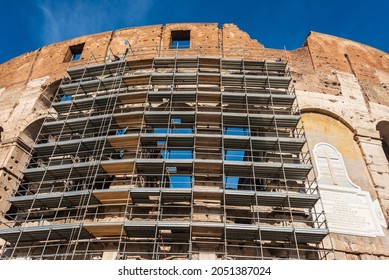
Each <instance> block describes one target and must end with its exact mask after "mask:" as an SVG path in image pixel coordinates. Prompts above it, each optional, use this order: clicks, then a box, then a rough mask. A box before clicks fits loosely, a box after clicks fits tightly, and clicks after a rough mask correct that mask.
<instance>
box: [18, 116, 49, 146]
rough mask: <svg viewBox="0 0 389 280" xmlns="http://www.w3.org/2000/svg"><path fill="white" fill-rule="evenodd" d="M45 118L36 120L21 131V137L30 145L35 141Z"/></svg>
mask: <svg viewBox="0 0 389 280" xmlns="http://www.w3.org/2000/svg"><path fill="white" fill-rule="evenodd" d="M43 121H44V118H39V119H37V120H34V121H33V122H31V123H30V124H29V125H27V126H26V128H25V129H23V131H22V132H21V133H20V135H19V137H20V138H21V139H22V140H23V141H24V142H25V143H26V144H27V145H29V146H32V144H33V143H34V142H35V140H36V138H37V136H38V133H39V131H40V130H41V127H42V124H43Z"/></svg>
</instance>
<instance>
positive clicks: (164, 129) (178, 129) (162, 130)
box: [154, 128, 192, 134]
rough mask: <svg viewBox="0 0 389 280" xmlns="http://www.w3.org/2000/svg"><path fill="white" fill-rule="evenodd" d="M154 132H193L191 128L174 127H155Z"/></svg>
mask: <svg viewBox="0 0 389 280" xmlns="http://www.w3.org/2000/svg"><path fill="white" fill-rule="evenodd" d="M154 133H156V134H167V133H172V134H192V129H191V128H173V129H167V128H154Z"/></svg>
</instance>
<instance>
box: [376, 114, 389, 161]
mask: <svg viewBox="0 0 389 280" xmlns="http://www.w3.org/2000/svg"><path fill="white" fill-rule="evenodd" d="M376 129H377V130H378V131H379V133H380V137H381V141H382V150H383V151H384V153H385V156H386V159H387V160H388V162H389V145H388V144H389V122H388V121H380V122H379V123H377V126H376Z"/></svg>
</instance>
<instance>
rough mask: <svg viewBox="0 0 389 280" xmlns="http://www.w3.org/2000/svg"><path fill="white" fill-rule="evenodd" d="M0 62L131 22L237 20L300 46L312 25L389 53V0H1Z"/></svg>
mask: <svg viewBox="0 0 389 280" xmlns="http://www.w3.org/2000/svg"><path fill="white" fill-rule="evenodd" d="M0 3H1V6H0V7H1V8H0V18H1V22H2V23H1V25H0V38H1V52H0V63H3V62H4V61H7V60H9V59H11V58H13V57H15V56H18V55H20V54H22V53H25V52H28V51H32V50H36V49H38V48H40V47H41V46H44V45H47V44H51V43H55V42H59V41H63V40H66V39H70V38H73V37H77V36H80V35H85V34H91V33H98V32H103V31H109V30H114V29H119V28H123V27H130V26H140V25H151V24H166V23H175V22H216V23H219V24H223V23H234V24H236V25H238V27H239V28H240V29H242V30H244V31H246V32H248V33H249V34H250V36H251V37H252V38H255V39H257V40H258V41H260V42H261V43H262V44H264V45H265V47H268V48H279V49H282V48H284V46H285V47H286V48H287V49H289V50H290V49H296V48H298V47H300V46H301V45H302V44H303V42H304V39H305V37H306V36H307V34H308V32H309V31H310V30H313V31H317V32H322V33H327V34H331V35H335V36H339V37H343V38H347V39H351V40H354V41H357V42H361V43H364V44H367V45H370V46H373V47H376V48H378V49H381V50H383V51H385V52H388V53H389V30H388V29H389V20H388V17H389V1H388V0H370V1H366V0H363V1H358V0H355V1H352V0H345V1H343V0H325V1H324V0H323V1H315V0H301V1H298V0H252V1H251V0H234V1H229V0H182V1H179V0H166V1H163V0H117V1H116V0H101V1H98V0H86V1H81V0H78V1H77V0H69V1H66V0H52V1H49V0H35V1H33V0H24V1H21V0H0Z"/></svg>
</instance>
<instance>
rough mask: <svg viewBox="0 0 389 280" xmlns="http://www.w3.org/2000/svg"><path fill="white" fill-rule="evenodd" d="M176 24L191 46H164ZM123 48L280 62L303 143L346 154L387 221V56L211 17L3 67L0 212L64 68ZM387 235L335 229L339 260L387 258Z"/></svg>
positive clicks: (46, 52) (148, 54)
mask: <svg viewBox="0 0 389 280" xmlns="http://www.w3.org/2000/svg"><path fill="white" fill-rule="evenodd" d="M177 30H190V44H191V48H190V49H184V50H172V49H171V31H177ZM126 41H127V42H126ZM80 44H84V47H83V51H82V54H81V57H80V59H79V60H78V61H72V62H69V61H67V59H66V58H67V57H68V55H69V51H70V49H69V47H71V46H76V45H80ZM125 53H127V57H126V59H130V60H131V59H134V60H135V59H144V58H152V57H154V56H174V55H183V56H185V55H187V56H197V55H203V56H225V57H236V58H240V57H245V58H249V59H265V58H267V59H275V58H277V57H281V58H282V59H286V58H287V59H288V61H289V66H290V71H291V74H292V78H293V85H294V87H295V88H296V94H297V96H298V102H299V105H300V108H301V109H302V110H303V112H304V116H303V120H304V122H306V128H307V135H308V140H309V141H310V142H311V143H312V144H313V143H314V142H315V141H320V139H321V141H327V140H328V142H331V141H333V143H335V144H336V145H337V148H338V150H339V151H341V152H342V151H343V153H344V155H345V156H346V158H350V160H349V163H348V165H349V166H348V168H349V173H350V177H352V178H353V179H354V180H355V181H356V183H358V184H359V185H361V187H362V188H364V189H365V190H366V191H369V193H370V194H371V196H372V198H373V199H375V198H377V199H378V201H379V202H380V205H381V208H382V209H383V212H384V215H385V218H386V221H387V222H388V221H389V183H388V182H389V167H388V161H387V157H386V156H385V153H384V151H383V149H382V143H381V139H380V134H379V132H378V131H377V129H376V126H377V124H378V123H379V122H380V121H389V120H388V119H389V117H388V116H389V98H387V96H388V94H389V55H388V54H386V53H384V52H382V51H380V50H377V49H374V48H372V47H369V46H366V45H363V44H360V43H356V42H353V41H350V40H346V39H342V38H338V37H334V36H331V35H326V34H321V33H317V32H311V33H310V34H309V35H308V36H307V39H306V41H305V43H304V45H303V46H302V47H301V48H299V49H297V50H293V51H286V52H285V51H284V50H272V49H265V48H264V47H263V45H262V44H261V43H259V42H258V41H257V40H253V39H251V38H250V36H249V35H248V34H247V33H246V32H244V31H242V30H240V29H239V28H238V27H237V26H235V25H233V24H224V25H223V26H222V27H221V28H219V26H218V25H217V24H215V23H208V24H192V23H181V24H167V25H165V26H163V25H152V26H143V27H134V28H124V29H120V30H116V31H113V32H104V33H100V34H94V35H87V36H82V37H78V38H74V39H71V40H68V41H63V42H59V43H56V44H52V45H48V46H44V47H42V48H40V49H38V50H36V51H32V52H29V53H26V54H23V55H21V56H18V57H16V58H14V59H12V60H10V61H7V62H5V63H3V64H1V65H0V102H1V104H2V111H1V114H0V127H1V129H2V130H1V129H0V131H1V145H0V156H1V162H0V176H1V178H0V184H1V187H0V211H3V212H4V211H7V210H8V209H9V203H8V197H9V196H10V195H11V194H12V192H14V191H15V188H16V186H17V182H18V181H19V180H20V179H21V178H20V171H21V170H22V169H23V167H24V165H25V163H26V161H27V158H28V152H29V151H28V146H29V145H31V143H32V141H33V138H34V131H35V130H37V129H38V128H37V126H38V124H39V122H40V121H41V120H42V118H44V117H45V116H47V114H48V108H49V106H50V100H51V99H52V97H53V95H54V94H55V91H56V88H57V86H58V84H59V81H60V80H61V79H62V77H63V76H64V75H66V68H67V67H68V66H69V65H71V66H76V65H83V64H85V63H96V62H101V61H103V60H104V59H106V58H113V55H117V56H119V57H121V56H123V55H124V54H125ZM315 120H319V121H322V122H324V124H326V125H330V124H334V127H336V129H335V130H334V131H336V133H338V134H339V135H343V136H342V137H345V138H347V139H348V140H347V141H349V146H347V147H345V146H343V145H344V143H343V142H342V139H343V138H337V136H336V135H333V136H332V138H331V139H332V140H331V139H327V138H328V132H327V131H325V130H323V129H322V130H320V129H318V128H317V127H315V125H317V122H316V121H315ZM323 127H325V126H323ZM323 127H321V128H323ZM326 137H327V138H326ZM325 139H327V140H325ZM311 148H313V147H312V146H311ZM350 149H351V150H352V151H351V150H350ZM351 158H353V160H354V161H351ZM11 167H12V168H11ZM9 178H10V179H9ZM384 231H385V237H379V238H371V237H355V236H349V235H339V234H332V238H333V243H334V247H335V250H336V251H337V254H336V255H337V258H341V259H378V258H389V254H388V252H389V250H388V246H389V237H388V230H387V229H386V230H384Z"/></svg>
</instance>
